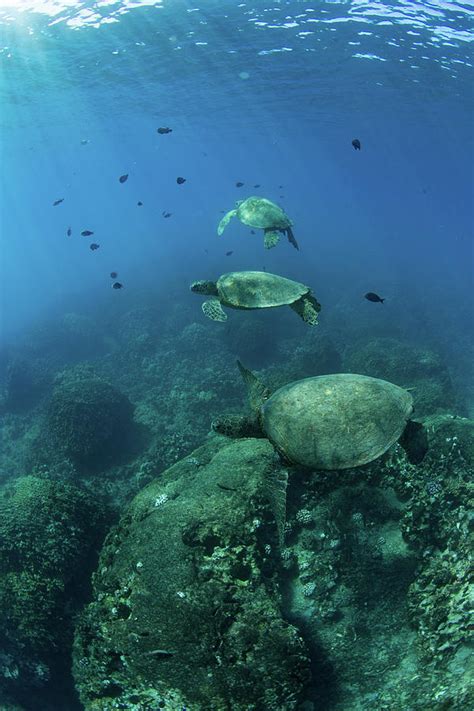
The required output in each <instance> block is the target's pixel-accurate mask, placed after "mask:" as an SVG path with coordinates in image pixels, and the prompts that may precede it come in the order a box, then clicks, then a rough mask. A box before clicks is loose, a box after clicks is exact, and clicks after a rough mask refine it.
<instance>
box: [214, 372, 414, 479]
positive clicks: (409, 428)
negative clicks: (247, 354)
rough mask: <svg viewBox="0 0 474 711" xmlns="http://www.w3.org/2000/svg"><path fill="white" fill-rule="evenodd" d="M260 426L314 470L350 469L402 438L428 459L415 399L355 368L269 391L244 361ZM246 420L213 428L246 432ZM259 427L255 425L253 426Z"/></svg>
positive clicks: (226, 420) (222, 421)
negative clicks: (415, 418) (355, 371)
mask: <svg viewBox="0 0 474 711" xmlns="http://www.w3.org/2000/svg"><path fill="white" fill-rule="evenodd" d="M238 366H239V369H240V372H241V374H242V377H243V379H244V381H245V383H246V384H247V387H248V390H249V399H250V405H251V408H252V410H253V413H254V417H253V418H252V419H251V420H249V426H250V428H251V429H249V430H248V432H249V434H250V435H251V436H255V427H256V425H257V426H259V427H260V429H261V432H262V433H263V434H264V436H266V437H268V439H269V440H270V441H271V442H272V444H273V445H274V447H275V448H276V449H277V450H278V451H279V452H280V453H281V454H282V455H283V456H284V458H285V459H286V460H288V461H289V462H291V463H294V464H299V465H302V466H304V467H309V468H311V469H327V470H331V469H349V468H352V467H358V466H361V465H363V464H367V463H368V462H371V461H373V460H374V459H377V458H378V457H380V456H381V455H382V454H384V452H386V451H387V449H388V448H389V447H390V446H391V445H392V444H394V443H395V442H397V440H399V439H400V444H402V445H403V446H404V448H405V449H406V451H407V454H408V457H409V459H410V461H412V462H414V463H417V462H419V461H421V459H422V458H423V456H424V454H425V452H426V448H427V443H426V434H425V432H424V430H423V428H422V425H421V424H419V423H415V422H411V421H410V416H411V414H412V412H413V398H412V396H411V394H410V393H409V392H408V391H407V390H405V389H404V388H401V387H399V386H398V385H393V383H389V382H387V381H386V380H380V379H378V378H371V377H368V376H366V375H355V374H353V373H338V374H335V375H320V376H316V377H313V378H304V379H303V380H297V381H295V382H293V383H289V384H288V385H284V386H283V387H281V388H279V389H278V390H277V391H276V392H274V393H273V394H272V395H271V394H270V392H269V390H268V389H267V388H266V387H265V386H264V385H263V384H262V383H261V382H260V381H259V380H258V379H257V378H256V377H255V375H254V374H253V373H252V372H251V371H249V370H247V369H246V368H245V367H244V366H243V365H242V364H241V363H240V362H238ZM243 423H244V419H243V418H240V419H239V418H238V417H237V416H235V415H233V416H224V417H221V418H218V419H217V420H215V421H214V423H213V429H214V430H216V431H217V432H220V433H222V434H226V435H228V436H234V432H236V433H237V436H242V434H243V433H244V432H245V428H244V425H243ZM252 428H253V429H252Z"/></svg>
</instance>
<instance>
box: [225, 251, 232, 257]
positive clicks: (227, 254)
mask: <svg viewBox="0 0 474 711" xmlns="http://www.w3.org/2000/svg"><path fill="white" fill-rule="evenodd" d="M231 254H234V252H233V251H232V250H230V252H226V253H225V256H226V257H230V255H231Z"/></svg>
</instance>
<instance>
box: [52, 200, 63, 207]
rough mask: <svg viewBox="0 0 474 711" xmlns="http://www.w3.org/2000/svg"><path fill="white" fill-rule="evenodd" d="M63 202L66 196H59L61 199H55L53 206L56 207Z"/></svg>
mask: <svg viewBox="0 0 474 711" xmlns="http://www.w3.org/2000/svg"><path fill="white" fill-rule="evenodd" d="M62 202H64V198H59V200H55V201H54V202H53V207H56V205H60V204H61V203H62Z"/></svg>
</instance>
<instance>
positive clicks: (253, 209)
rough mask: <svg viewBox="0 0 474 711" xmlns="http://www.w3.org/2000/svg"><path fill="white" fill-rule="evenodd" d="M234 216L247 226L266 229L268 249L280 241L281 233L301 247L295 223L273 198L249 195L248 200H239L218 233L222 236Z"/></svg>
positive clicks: (218, 228)
mask: <svg viewBox="0 0 474 711" xmlns="http://www.w3.org/2000/svg"><path fill="white" fill-rule="evenodd" d="M232 217H238V218H239V220H240V221H241V222H242V223H243V224H244V225H247V227H254V228H256V229H261V230H263V231H264V244H265V247H266V249H271V247H274V246H275V245H276V244H278V242H279V241H280V233H283V234H286V236H287V237H288V241H289V242H290V243H291V244H292V245H293V247H295V249H299V247H298V242H297V241H296V239H295V237H294V235H293V231H292V229H291V227H292V225H293V223H292V221H291V220H290V218H289V217H288V215H287V214H286V213H285V212H284V211H283V210H282V209H281V207H278V205H275V203H274V202H271V200H267V199H266V198H262V197H255V196H253V197H249V198H247V199H246V200H239V201H238V202H236V204H235V208H234V209H233V210H230V211H229V212H227V213H226V214H225V215H224V217H223V218H222V220H221V221H220V222H219V225H218V227H217V234H218V235H219V236H220V235H221V234H222V233H223V232H224V230H225V228H226V227H227V225H228V224H229V222H230V220H231V218H232Z"/></svg>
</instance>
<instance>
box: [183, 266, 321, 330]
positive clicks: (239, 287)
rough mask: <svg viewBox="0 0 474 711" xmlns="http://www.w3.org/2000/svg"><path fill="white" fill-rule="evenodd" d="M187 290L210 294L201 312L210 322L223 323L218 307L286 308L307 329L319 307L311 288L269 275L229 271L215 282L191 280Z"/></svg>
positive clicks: (223, 316) (222, 312) (316, 317)
mask: <svg viewBox="0 0 474 711" xmlns="http://www.w3.org/2000/svg"><path fill="white" fill-rule="evenodd" d="M191 291H194V292H195V293H197V294H206V295H212V296H214V297H215V298H213V299H210V300H209V301H205V302H204V303H203V304H202V310H203V312H204V313H205V315H206V316H207V317H208V318H210V319H212V320H213V321H226V320H227V314H226V313H225V311H224V309H223V308H222V306H229V307H230V308H232V309H267V308H272V307H276V306H290V307H291V308H292V309H293V310H294V311H296V313H297V314H298V316H300V317H301V318H302V319H303V321H305V322H306V323H308V324H309V325H310V326H314V325H315V324H316V323H317V322H318V313H319V311H320V310H321V306H320V304H319V303H318V302H317V300H316V299H315V298H314V296H313V295H312V294H311V289H310V288H309V286H305V284H300V283H299V282H297V281H293V280H292V279H286V278H285V277H282V276H278V275H277V274H270V273H269V272H252V271H248V272H229V273H228V274H223V275H222V276H221V277H219V279H218V280H217V281H216V282H215V281H205V280H204V281H195V282H194V283H193V284H191Z"/></svg>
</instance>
